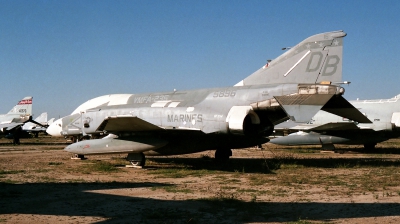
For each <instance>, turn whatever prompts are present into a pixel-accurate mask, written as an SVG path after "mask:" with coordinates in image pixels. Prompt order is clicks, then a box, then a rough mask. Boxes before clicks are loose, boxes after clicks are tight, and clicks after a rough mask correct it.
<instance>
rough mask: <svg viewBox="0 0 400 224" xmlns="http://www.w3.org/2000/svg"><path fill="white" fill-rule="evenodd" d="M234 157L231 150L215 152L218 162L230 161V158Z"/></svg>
mask: <svg viewBox="0 0 400 224" xmlns="http://www.w3.org/2000/svg"><path fill="white" fill-rule="evenodd" d="M231 156H232V150H231V149H217V150H216V151H215V160H217V161H226V160H229V157H231Z"/></svg>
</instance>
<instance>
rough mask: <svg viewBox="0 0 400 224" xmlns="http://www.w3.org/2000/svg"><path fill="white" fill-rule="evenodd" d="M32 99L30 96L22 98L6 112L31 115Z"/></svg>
mask: <svg viewBox="0 0 400 224" xmlns="http://www.w3.org/2000/svg"><path fill="white" fill-rule="evenodd" d="M32 99H33V97H31V96H27V97H25V98H23V99H22V100H20V101H19V102H18V104H17V105H15V107H13V108H12V109H11V110H10V112H8V113H7V114H20V115H32Z"/></svg>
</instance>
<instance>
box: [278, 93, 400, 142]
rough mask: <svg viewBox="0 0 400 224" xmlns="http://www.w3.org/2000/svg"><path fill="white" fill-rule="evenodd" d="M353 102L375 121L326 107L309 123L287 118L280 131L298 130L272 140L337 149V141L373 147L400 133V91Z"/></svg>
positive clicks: (399, 135)
mask: <svg viewBox="0 0 400 224" xmlns="http://www.w3.org/2000/svg"><path fill="white" fill-rule="evenodd" d="M350 103H351V104H352V105H353V106H354V107H356V108H357V109H359V110H360V111H361V112H362V113H363V114H364V115H366V116H367V117H368V118H369V119H370V120H371V121H373V122H372V123H358V122H354V121H351V120H349V119H347V118H343V117H339V116H336V115H333V114H330V113H326V112H324V111H320V112H318V113H317V114H316V115H315V116H314V117H313V118H312V119H311V120H310V121H309V122H308V123H307V124H301V125H298V124H297V125H296V124H294V123H292V122H284V123H281V124H279V125H278V126H276V127H275V130H276V131H277V132H279V131H280V132H282V131H290V130H292V131H294V130H295V131H298V132H295V133H292V134H289V135H287V136H284V137H277V138H274V139H272V140H271V141H270V142H271V143H274V144H278V145H322V148H323V149H331V150H333V149H335V147H334V144H352V145H358V144H362V145H364V148H365V149H366V150H373V149H374V148H375V145H376V144H377V143H379V142H383V141H386V140H388V139H391V138H397V137H400V95H397V96H395V97H394V98H391V99H382V100H355V101H350Z"/></svg>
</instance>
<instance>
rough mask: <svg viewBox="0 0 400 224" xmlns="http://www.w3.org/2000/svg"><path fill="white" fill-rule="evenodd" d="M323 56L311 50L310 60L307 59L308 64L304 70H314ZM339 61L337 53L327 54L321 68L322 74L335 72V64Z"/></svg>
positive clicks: (328, 74)
mask: <svg viewBox="0 0 400 224" xmlns="http://www.w3.org/2000/svg"><path fill="white" fill-rule="evenodd" d="M323 58H324V56H323V54H322V53H321V52H313V53H312V54H311V55H310V60H309V61H308V65H307V68H306V72H315V71H317V70H318V69H319V68H320V66H321V62H322V59H323ZM339 62H340V58H339V57H338V56H337V55H328V56H327V57H326V63H325V66H324V68H323V69H322V74H321V75H322V76H331V75H333V74H335V72H336V70H337V65H338V64H339Z"/></svg>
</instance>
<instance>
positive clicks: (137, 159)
mask: <svg viewBox="0 0 400 224" xmlns="http://www.w3.org/2000/svg"><path fill="white" fill-rule="evenodd" d="M126 160H128V161H129V162H130V163H131V164H132V166H142V167H143V166H144V165H145V164H146V157H145V156H144V154H143V152H141V153H129V154H128V156H127V157H126Z"/></svg>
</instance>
